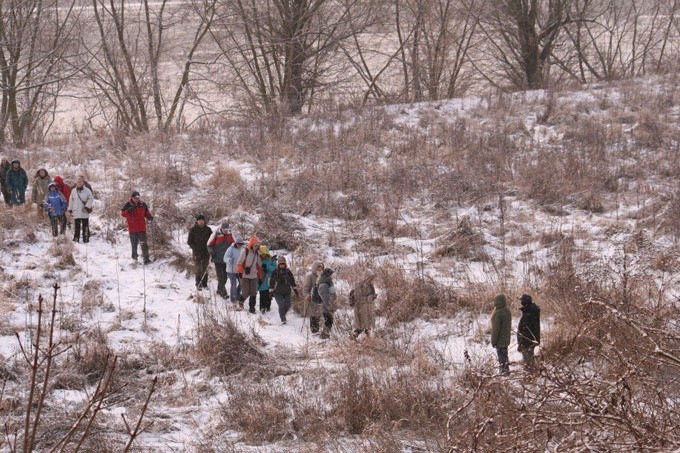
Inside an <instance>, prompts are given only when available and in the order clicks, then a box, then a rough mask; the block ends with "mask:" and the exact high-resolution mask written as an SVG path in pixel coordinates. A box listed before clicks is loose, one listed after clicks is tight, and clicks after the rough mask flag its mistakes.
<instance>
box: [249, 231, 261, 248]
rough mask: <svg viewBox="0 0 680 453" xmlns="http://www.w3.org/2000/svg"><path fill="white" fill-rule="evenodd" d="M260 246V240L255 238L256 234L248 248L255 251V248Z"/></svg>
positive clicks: (251, 238)
mask: <svg viewBox="0 0 680 453" xmlns="http://www.w3.org/2000/svg"><path fill="white" fill-rule="evenodd" d="M259 244H260V238H258V237H257V236H255V235H254V234H253V235H252V236H251V237H250V240H249V241H248V248H249V249H251V250H255V246H256V245H259Z"/></svg>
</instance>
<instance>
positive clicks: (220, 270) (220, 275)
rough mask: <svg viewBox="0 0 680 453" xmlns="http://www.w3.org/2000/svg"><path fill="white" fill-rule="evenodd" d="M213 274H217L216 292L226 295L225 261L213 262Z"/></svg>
mask: <svg viewBox="0 0 680 453" xmlns="http://www.w3.org/2000/svg"><path fill="white" fill-rule="evenodd" d="M215 274H217V294H219V295H220V296H222V297H224V298H226V297H227V263H215Z"/></svg>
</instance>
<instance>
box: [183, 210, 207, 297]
mask: <svg viewBox="0 0 680 453" xmlns="http://www.w3.org/2000/svg"><path fill="white" fill-rule="evenodd" d="M210 236H212V229H210V227H209V226H208V225H206V224H205V216H204V215H203V214H199V215H197V216H196V223H194V226H193V227H191V230H189V237H188V238H187V244H189V247H191V252H192V255H193V257H194V270H195V272H196V289H197V290H198V291H200V290H201V289H203V288H207V287H208V266H209V265H210V251H209V250H208V241H209V240H210Z"/></svg>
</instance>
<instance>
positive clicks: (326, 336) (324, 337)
mask: <svg viewBox="0 0 680 453" xmlns="http://www.w3.org/2000/svg"><path fill="white" fill-rule="evenodd" d="M330 337H331V334H330V333H328V332H326V331H325V330H324V331H323V332H321V335H319V338H321V339H322V340H328V339H329V338H330Z"/></svg>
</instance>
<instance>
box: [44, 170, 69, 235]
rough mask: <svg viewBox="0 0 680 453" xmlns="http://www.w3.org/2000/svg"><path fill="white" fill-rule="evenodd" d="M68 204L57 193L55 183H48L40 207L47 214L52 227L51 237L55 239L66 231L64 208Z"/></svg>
mask: <svg viewBox="0 0 680 453" xmlns="http://www.w3.org/2000/svg"><path fill="white" fill-rule="evenodd" d="M67 206H68V203H67V202H66V198H64V195H62V193H61V192H59V189H58V188H57V184H56V183H53V182H51V183H49V184H48V185H47V193H46V194H45V197H44V198H43V203H42V207H43V209H44V210H45V211H47V212H48V213H49V216H50V225H51V226H52V236H54V237H57V234H64V232H65V231H66V207H67Z"/></svg>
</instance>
